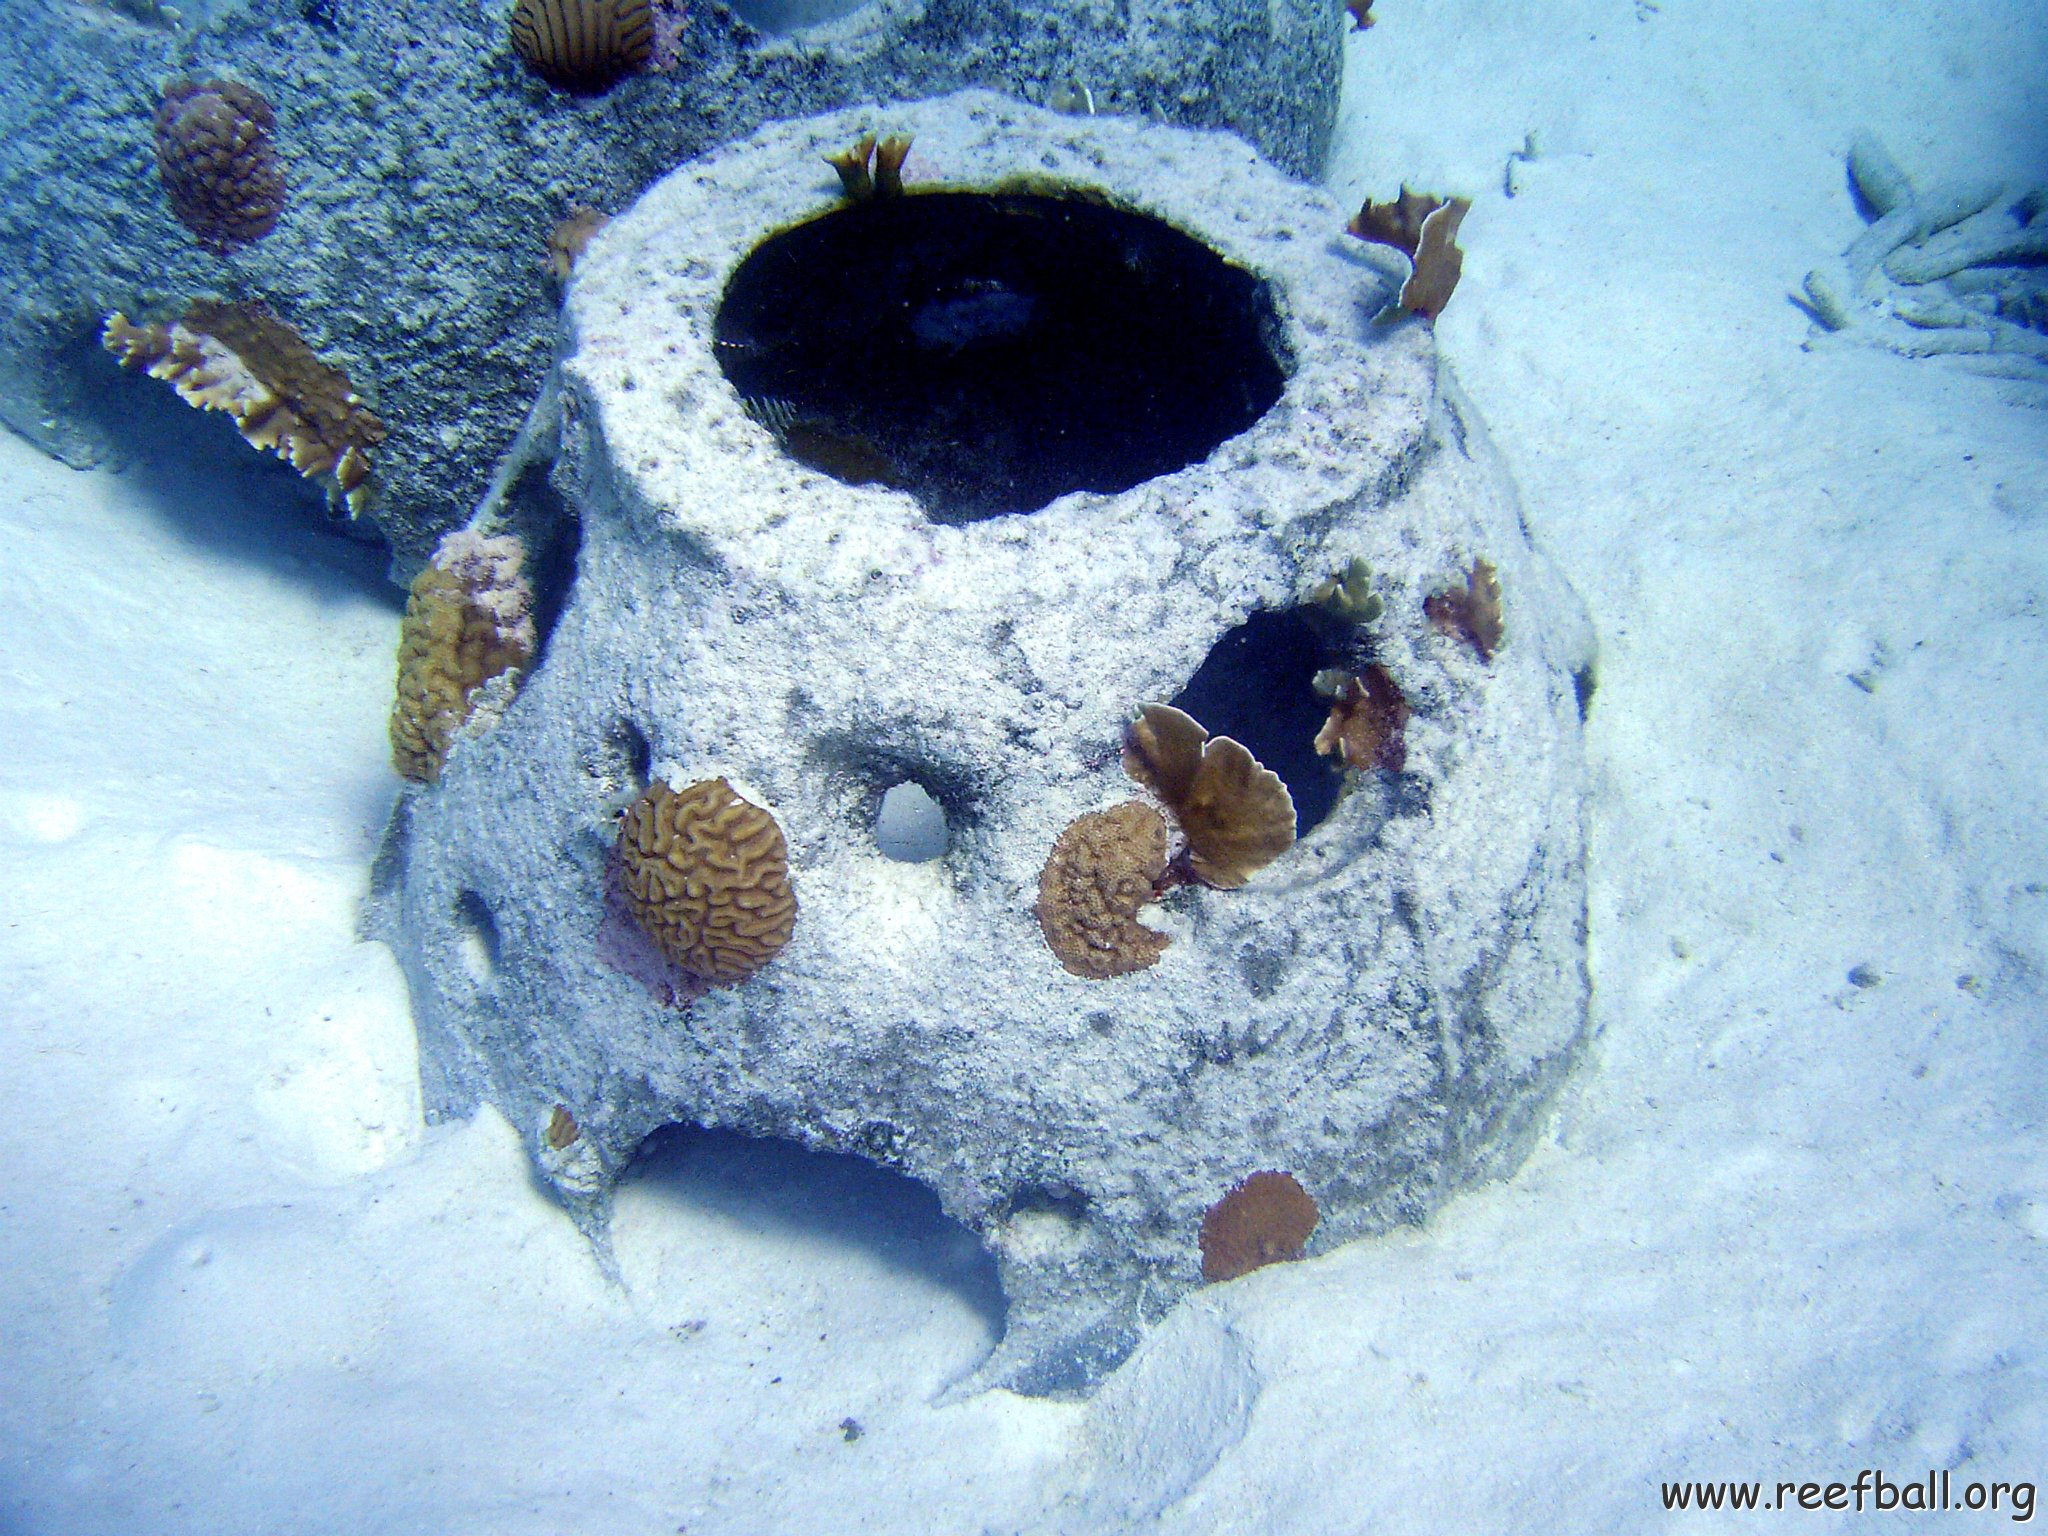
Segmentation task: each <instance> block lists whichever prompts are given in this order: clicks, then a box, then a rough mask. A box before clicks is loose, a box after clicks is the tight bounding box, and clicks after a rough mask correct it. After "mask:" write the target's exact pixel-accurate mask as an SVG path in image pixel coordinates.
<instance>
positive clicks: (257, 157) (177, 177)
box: [155, 80, 284, 256]
mask: <svg viewBox="0 0 2048 1536" xmlns="http://www.w3.org/2000/svg"><path fill="white" fill-rule="evenodd" d="M276 126H277V117H276V114H275V113H273V112H272V111H271V109H270V103H269V102H268V101H266V100H264V99H263V96H262V94H261V93H260V92H258V91H256V90H254V89H253V88H251V87H249V86H246V85H243V84H242V83H241V82H240V81H238V80H202V81H192V80H179V81H175V82H173V83H172V84H171V85H169V86H166V87H165V89H164V95H163V101H162V103H161V104H160V105H159V106H158V107H157V109H156V123H155V131H156V168H157V174H158V175H159V176H160V177H162V179H163V184H164V192H165V194H166V195H167V196H168V197H169V198H170V200H171V211H172V212H174V213H175V214H177V216H178V222H179V223H180V224H183V225H184V226H185V227H186V228H187V229H189V230H191V231H192V233H193V234H194V235H195V236H196V237H197V238H198V240H199V243H200V245H202V246H204V247H205V248H206V249H207V250H209V251H211V252H213V253H214V254H215V255H216V256H219V255H223V254H225V253H226V252H228V251H231V250H234V249H235V248H236V247H237V246H243V245H247V244H249V243H250V242H251V241H255V240H260V239H262V238H263V237H264V236H265V235H267V234H269V233H270V232H271V230H273V229H275V228H276V227H277V216H278V214H279V213H281V212H282V211H283V209H284V167H283V166H282V165H281V164H280V163H279V161H278V158H277V149H276V147H275V146H274V145H273V144H272V143H271V138H270V136H271V133H272V132H273V131H274V130H275V128H276Z"/></svg>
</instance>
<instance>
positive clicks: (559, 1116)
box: [545, 1104, 583, 1152]
mask: <svg viewBox="0 0 2048 1536" xmlns="http://www.w3.org/2000/svg"><path fill="white" fill-rule="evenodd" d="M545 1134H546V1137H547V1143H548V1146H549V1148H550V1149H551V1150H553V1151H556V1152H560V1151H561V1150H563V1148H565V1147H567V1146H568V1145H569V1144H570V1143H571V1142H573V1141H575V1140H576V1139H577V1138H578V1137H579V1136H581V1135H582V1134H583V1127H582V1126H580V1125H578V1124H577V1123H576V1117H575V1116H574V1115H573V1114H571V1113H570V1112H569V1106H568V1105H566V1104H557V1105H556V1106H555V1107H554V1110H553V1112H552V1113H550V1114H549V1115H548V1128H547V1131H546V1133H545Z"/></svg>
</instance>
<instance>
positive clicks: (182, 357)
mask: <svg viewBox="0 0 2048 1536" xmlns="http://www.w3.org/2000/svg"><path fill="white" fill-rule="evenodd" d="M101 340H102V341H103V342H104V343H105V345H106V349H107V350H108V351H109V352H111V353H113V354H114V355H115V356H116V357H118V358H119V359H120V360H121V364H122V366H123V367H126V368H144V369H147V370H148V372H149V376H150V377H151V378H153V379H163V380H165V381H166V382H167V383H169V384H170V385H171V387H172V388H173V389H175V390H177V392H178V394H179V396H180V397H181V398H182V399H184V400H185V401H186V403H187V404H190V405H195V406H197V407H199V409H201V410H205V411H226V412H228V413H229V414H230V415H232V416H233V417H234V418H235V425H236V426H237V427H239V428H240V429H241V433H242V436H244V437H245V438H247V439H248V440H249V441H250V442H252V443H254V444H255V445H256V446H257V447H258V448H267V449H270V450H271V451H273V452H274V453H276V454H277V456H278V457H279V458H281V459H283V460H285V461H286V462H287V463H289V464H290V465H291V467H292V468H293V469H296V470H297V471H298V472H299V473H300V474H302V475H304V476H306V477H307V478H308V479H309V480H320V479H325V480H327V481H328V483H329V484H330V486H331V487H332V492H331V494H338V495H339V496H340V497H341V498H342V499H343V500H345V501H346V502H347V504H348V508H349V511H351V512H361V511H362V510H363V506H364V504H365V503H366V502H367V500H368V499H369V495H370V450H371V449H372V448H374V447H376V446H377V444H379V443H381V442H382V441H383V440H384V423H383V422H382V421H381V420H380V419H379V418H378V417H377V415H376V413H375V412H374V411H372V410H371V409H370V408H369V407H368V406H366V405H365V404H363V402H362V399H361V398H360V397H359V396H358V395H357V394H356V392H355V390H354V389H353V388H352V387H351V386H350V384H349V380H348V375H347V374H345V373H343V372H342V371H341V370H340V369H339V368H333V367H330V366H328V365H327V364H326V363H323V362H321V361H320V359H319V357H318V356H317V355H316V354H315V353H314V351H313V349H312V348H311V347H309V346H307V345H306V340H305V338H304V337H303V336H301V335H300V334H299V333H298V332H297V331H296V330H294V329H292V327H291V326H290V325H288V324H286V323H285V322H284V321H282V320H280V319H278V318H277V316H275V315H273V314H272V313H271V312H270V311H269V309H267V308H266V307H265V306H264V305H262V304H260V303H255V302H248V303H234V304H221V303H215V302H212V301H210V300H201V301H200V302H199V303H196V304H194V305H193V306H192V307H191V308H190V309H188V310H186V311H185V317H184V318H183V319H182V320H179V321H177V322H176V323H174V324H172V325H169V326H163V325H134V324H131V323H130V322H129V320H128V317H127V316H125V315H123V314H121V313H119V312H118V311H116V312H115V313H114V314H111V315H109V316H108V317H107V323H106V329H105V330H104V331H103V332H102V333H101Z"/></svg>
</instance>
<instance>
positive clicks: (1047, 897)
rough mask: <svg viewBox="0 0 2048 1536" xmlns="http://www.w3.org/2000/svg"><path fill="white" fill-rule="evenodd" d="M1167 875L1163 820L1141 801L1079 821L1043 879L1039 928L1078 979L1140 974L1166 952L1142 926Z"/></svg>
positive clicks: (1158, 937) (1158, 936)
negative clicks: (1141, 912) (1141, 915)
mask: <svg viewBox="0 0 2048 1536" xmlns="http://www.w3.org/2000/svg"><path fill="white" fill-rule="evenodd" d="M1165 873H1166V818H1165V817H1163V816H1161V815H1160V814H1159V813H1158V812H1157V811H1155V810H1153V809H1152V807H1151V806H1149V805H1147V804H1145V803H1144V801H1142V800H1127V801H1125V802H1124V803H1123V804H1122V805H1118V806H1112V807H1111V808H1110V809H1109V810H1106V811H1090V812H1089V813H1088V814H1087V815H1085V816H1077V817H1076V818H1075V819H1074V820H1073V821H1072V822H1071V823H1069V824H1068V826H1067V829H1066V831H1064V832H1062V833H1061V834H1060V835H1059V839H1058V841H1056V842H1055V843H1054V844H1053V845H1052V852H1051V853H1050V854H1049V855H1047V857H1046V861H1045V868H1044V870H1043V871H1042V872H1041V873H1040V874H1039V877H1038V905H1037V907H1036V908H1035V909H1034V910H1036V912H1037V914H1038V926H1039V927H1040V929H1042V930H1043V931H1044V933H1045V942H1046V944H1047V945H1048V946H1049V947H1050V948H1051V950H1052V952H1053V954H1054V955H1056V956H1057V957H1058V958H1059V962H1060V964H1061V965H1063V966H1065V967H1066V968H1067V969H1068V970H1069V971H1071V972H1072V973H1073V974H1074V975H1076V976H1086V977H1090V978H1092V979H1094V980H1098V981H1099V980H1103V979H1105V978H1107V977H1110V976H1123V975H1126V974H1128V973H1129V972H1131V971H1142V970H1143V969H1145V967H1146V966H1148V965H1151V964H1152V963H1153V962H1154V961H1156V960H1157V959H1158V958H1159V956H1160V954H1161V953H1162V952H1163V951H1164V950H1165V948H1166V945H1167V938H1166V935H1165V934H1163V933H1159V932H1157V931H1156V930H1154V929H1151V928H1147V927H1145V926H1144V925H1143V924H1142V923H1140V922H1139V921H1138V909H1139V908H1140V907H1142V906H1144V905H1145V903H1146V902H1148V901H1150V900H1152V898H1153V887H1154V885H1155V883H1156V882H1157V881H1158V879H1159V877H1160V876H1161V875H1163V874H1165Z"/></svg>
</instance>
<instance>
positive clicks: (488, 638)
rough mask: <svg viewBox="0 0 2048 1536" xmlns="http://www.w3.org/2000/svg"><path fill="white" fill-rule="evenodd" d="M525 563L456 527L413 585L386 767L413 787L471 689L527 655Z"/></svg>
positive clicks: (431, 773)
mask: <svg viewBox="0 0 2048 1536" xmlns="http://www.w3.org/2000/svg"><path fill="white" fill-rule="evenodd" d="M524 559H525V550H524V547H523V546H522V545H521V544H520V542H519V540H518V539H516V538H513V537H511V536H509V535H501V536H498V537H492V538H486V537H483V536H481V535H479V534H474V533H470V532H467V531H457V532H455V533H451V534H449V535H448V536H447V537H446V538H445V539H443V540H442V541H441V545H440V548H438V549H437V550H435V551H434V558H433V561H432V563H431V564H429V565H428V566H427V568H426V569H425V570H423V571H421V572H420V574H419V576H418V577H417V578H416V579H415V580H414V581H413V584H412V594H411V596H410V597H409V598H408V599H407V600H406V605H405V622H404V624H403V625H402V626H401V627H400V630H399V642H398V697H397V700H396V702H395V703H394V704H393V705H392V708H391V761H392V765H393V766H394V767H396V768H397V769H398V771H399V773H400V774H402V775H403V776H404V777H406V778H408V779H411V780H413V781H414V782H415V783H421V784H431V783H433V782H434V781H435V780H437V779H439V778H440V777H441V769H442V766H443V765H444V764H445V763H446V762H447V760H448V748H449V745H450V744H451V743H452V742H453V741H454V740H455V733H456V732H457V731H459V730H460V729H461V728H462V726H463V724H464V722H465V721H467V720H468V719H469V717H470V714H471V712H472V710H473V709H474V708H475V703H476V696H477V691H478V690H479V689H480V688H482V687H483V685H484V684H485V683H487V682H489V681H490V680H491V679H492V678H494V677H497V676H499V675H500V674H502V673H507V672H514V671H516V670H517V669H519V668H521V667H524V666H525V665H526V664H527V662H529V661H531V660H532V659H533V650H534V634H533V619H532V616H531V612H532V605H533V594H532V592H531V590H530V589H529V588H528V586H527V584H526V578H525V577H524V576H523V575H522V574H521V571H520V567H521V565H522V564H523V563H524Z"/></svg>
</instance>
